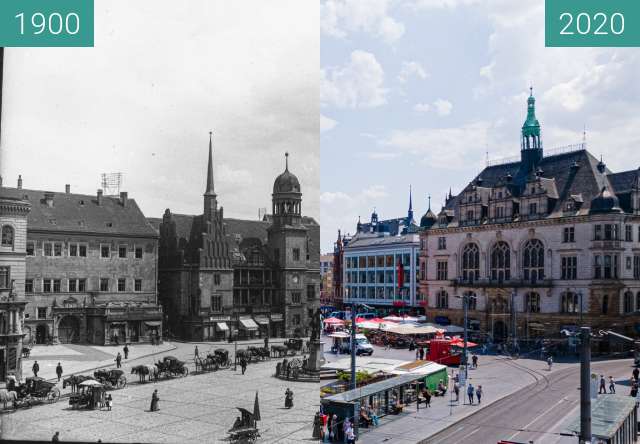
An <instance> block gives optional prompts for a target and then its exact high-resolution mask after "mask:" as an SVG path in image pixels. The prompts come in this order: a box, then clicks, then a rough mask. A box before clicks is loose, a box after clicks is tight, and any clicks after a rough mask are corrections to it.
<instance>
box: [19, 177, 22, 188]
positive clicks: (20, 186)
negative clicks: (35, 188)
mask: <svg viewBox="0 0 640 444" xmlns="http://www.w3.org/2000/svg"><path fill="white" fill-rule="evenodd" d="M18 189H19V190H21V189H22V174H20V175H18Z"/></svg>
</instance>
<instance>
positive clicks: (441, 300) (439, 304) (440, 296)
mask: <svg viewBox="0 0 640 444" xmlns="http://www.w3.org/2000/svg"><path fill="white" fill-rule="evenodd" d="M436 308H449V294H448V293H447V292H446V291H444V290H440V291H439V292H438V293H436Z"/></svg>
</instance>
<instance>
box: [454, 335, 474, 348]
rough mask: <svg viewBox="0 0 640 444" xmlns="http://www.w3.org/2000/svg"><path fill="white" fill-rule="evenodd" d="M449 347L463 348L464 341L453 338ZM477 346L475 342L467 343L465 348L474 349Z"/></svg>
mask: <svg viewBox="0 0 640 444" xmlns="http://www.w3.org/2000/svg"><path fill="white" fill-rule="evenodd" d="M451 345H455V346H457V347H464V339H462V338H459V337H457V336H456V337H455V338H453V339H452V340H451ZM477 345H478V344H476V343H475V342H471V341H467V347H476V346H477Z"/></svg>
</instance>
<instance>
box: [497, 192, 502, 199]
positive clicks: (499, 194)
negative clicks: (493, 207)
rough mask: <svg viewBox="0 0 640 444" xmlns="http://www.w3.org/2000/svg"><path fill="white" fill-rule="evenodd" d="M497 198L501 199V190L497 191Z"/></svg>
mask: <svg viewBox="0 0 640 444" xmlns="http://www.w3.org/2000/svg"><path fill="white" fill-rule="evenodd" d="M498 199H502V191H498Z"/></svg>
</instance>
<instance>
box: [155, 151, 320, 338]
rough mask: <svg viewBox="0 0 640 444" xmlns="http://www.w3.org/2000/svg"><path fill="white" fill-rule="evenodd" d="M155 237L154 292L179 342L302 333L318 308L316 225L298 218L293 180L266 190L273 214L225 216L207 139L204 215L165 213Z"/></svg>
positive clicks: (282, 179) (281, 179)
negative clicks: (157, 244) (157, 248)
mask: <svg viewBox="0 0 640 444" xmlns="http://www.w3.org/2000/svg"><path fill="white" fill-rule="evenodd" d="M151 223H152V224H154V225H156V226H157V227H158V229H159V232H160V258H159V293H160V299H161V301H162V305H163V307H165V308H166V311H167V313H168V315H169V328H170V329H171V331H172V332H173V333H174V334H176V335H179V336H181V337H183V338H185V339H191V340H203V339H225V338H229V337H230V336H231V337H241V338H251V337H257V336H264V335H270V336H283V335H286V336H291V335H306V334H308V333H309V331H310V325H311V324H310V318H311V316H312V314H313V312H314V310H315V309H316V307H317V305H318V303H319V294H320V292H319V289H320V234H319V233H320V231H319V229H320V227H319V225H318V223H317V222H316V221H315V220H313V219H312V218H310V217H304V216H302V192H301V189H300V182H299V181H298V178H297V177H296V176H295V175H294V174H292V173H291V172H290V171H289V166H288V154H287V163H286V166H285V171H284V172H283V173H282V174H280V175H279V176H278V177H277V178H276V180H275V182H274V184H273V194H272V214H271V215H267V216H265V217H264V218H263V219H262V220H255V221H251V220H240V219H230V218H225V217H224V212H223V208H222V207H220V206H219V205H218V196H217V194H216V193H215V189H214V178H213V149H212V142H211V139H210V140H209V162H208V167H207V184H206V189H205V193H204V212H203V214H201V215H197V216H191V215H182V214H173V213H171V211H170V210H169V209H167V210H166V212H165V214H164V216H163V217H162V219H161V220H160V219H155V220H154V219H152V220H151Z"/></svg>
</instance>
